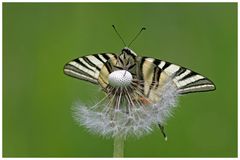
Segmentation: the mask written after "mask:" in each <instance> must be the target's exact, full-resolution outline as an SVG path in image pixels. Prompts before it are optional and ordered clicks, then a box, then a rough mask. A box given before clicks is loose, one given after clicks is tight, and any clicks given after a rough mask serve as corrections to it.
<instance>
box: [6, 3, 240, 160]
mask: <svg viewBox="0 0 240 160" xmlns="http://www.w3.org/2000/svg"><path fill="white" fill-rule="evenodd" d="M112 24H115V26H116V27H117V28H118V30H119V32H120V33H121V34H122V36H123V37H124V38H125V39H126V41H127V42H129V41H130V40H131V39H132V38H133V36H134V35H135V33H137V32H138V31H139V30H140V28H141V27H143V26H144V27H146V28H147V30H146V31H145V32H144V33H143V34H142V35H141V36H140V37H139V38H138V39H137V40H136V41H135V42H134V44H133V45H132V46H131V48H132V49H133V50H134V51H135V52H137V53H138V54H139V55H142V56H149V57H155V58H158V59H162V60H167V61H170V62H173V63H177V64H181V65H182V66H185V67H188V68H191V69H192V70H194V71H196V72H199V73H202V74H203V75H205V76H207V77H208V78H210V79H211V80H212V81H213V82H214V83H215V84H216V86H217V90H216V91H214V92H206V93H197V94H188V95H186V96H183V97H181V98H180V103H179V107H178V108H177V110H176V111H175V114H174V117H173V118H171V119H170V120H169V121H168V125H167V126H166V132H167V134H168V139H169V140H168V141H167V142H165V141H164V139H163V137H162V135H161V133H160V131H159V129H157V128H156V129H155V130H154V132H153V133H152V134H150V135H147V136H144V137H143V138H141V139H135V138H131V139H128V140H127V141H126V144H125V156H126V157H236V156H237V3H98V4H97V3H3V156H4V157H111V156H112V148H113V147H112V143H113V141H112V140H111V139H104V138H102V137H99V136H97V135H92V134H89V133H88V132H87V131H86V129H85V128H84V127H79V126H78V124H76V122H74V120H73V118H72V113H71V112H72V111H71V105H72V104H73V103H74V102H76V101H78V100H81V101H83V102H87V103H88V102H89V103H90V102H91V101H92V100H94V99H95V97H96V96H97V95H98V94H100V92H98V90H99V89H98V87H96V86H94V85H92V84H89V83H88V82H84V81H80V80H77V79H73V78H71V77H67V76H66V75H64V74H63V66H64V64H65V63H66V62H68V61H69V60H71V59H74V58H76V57H79V56H84V55H88V54H93V53H98V52H104V51H111V52H116V53H119V52H120V50H121V49H122V48H123V45H122V43H121V41H120V39H119V38H118V37H117V35H116V34H115V33H114V30H113V29H112V27H111V25H112Z"/></svg>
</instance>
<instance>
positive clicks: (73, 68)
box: [64, 64, 96, 79]
mask: <svg viewBox="0 0 240 160" xmlns="http://www.w3.org/2000/svg"><path fill="white" fill-rule="evenodd" d="M64 68H65V69H69V70H73V71H75V72H77V73H79V74H83V75H85V76H88V77H90V78H92V79H96V78H95V77H94V76H92V75H90V74H88V73H87V72H84V71H83V70H80V69H79V68H77V67H76V66H74V65H72V64H66V65H65V67H64Z"/></svg>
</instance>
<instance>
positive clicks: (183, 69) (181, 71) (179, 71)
mask: <svg viewBox="0 0 240 160" xmlns="http://www.w3.org/2000/svg"><path fill="white" fill-rule="evenodd" d="M185 71H186V68H184V67H180V68H179V69H178V70H177V72H176V73H175V74H174V77H177V76H180V75H181V74H183V73H184V72H185Z"/></svg>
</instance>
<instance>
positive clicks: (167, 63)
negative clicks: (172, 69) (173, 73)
mask: <svg viewBox="0 0 240 160" xmlns="http://www.w3.org/2000/svg"><path fill="white" fill-rule="evenodd" d="M170 65H171V63H169V62H165V64H164V66H163V67H162V70H165V69H166V68H167V67H168V66H170Z"/></svg>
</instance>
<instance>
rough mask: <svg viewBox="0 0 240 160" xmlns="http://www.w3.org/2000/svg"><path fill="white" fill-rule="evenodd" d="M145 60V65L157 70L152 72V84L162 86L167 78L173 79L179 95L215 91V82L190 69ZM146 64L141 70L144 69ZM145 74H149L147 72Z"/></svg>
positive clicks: (150, 59) (163, 62) (158, 61)
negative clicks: (153, 66) (147, 64)
mask: <svg viewBox="0 0 240 160" xmlns="http://www.w3.org/2000/svg"><path fill="white" fill-rule="evenodd" d="M143 59H144V63H149V62H150V63H152V64H154V65H155V69H154V70H152V72H154V74H153V75H154V76H151V77H148V78H149V79H152V82H154V81H157V83H159V84H161V82H162V81H163V80H165V79H166V78H167V77H171V79H172V80H173V82H174V83H175V85H176V87H177V88H178V93H180V94H186V93H191V92H200V91H210V90H214V89H215V86H214V84H213V82H211V81H210V80H209V79H208V78H206V77H204V76H202V75H200V74H198V73H196V72H194V71H192V70H190V69H187V68H184V67H181V66H179V65H176V64H172V63H169V62H166V61H162V60H158V59H154V58H143ZM144 63H143V65H142V66H141V68H144ZM156 68H159V69H160V70H157V69H156ZM142 70H144V69H142ZM143 73H144V74H148V73H145V72H143ZM162 76H163V77H164V78H163V77H162ZM152 82H151V83H152ZM159 87H160V86H159ZM149 92H150V91H149Z"/></svg>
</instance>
